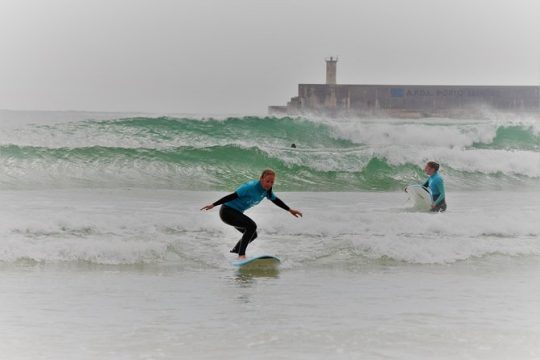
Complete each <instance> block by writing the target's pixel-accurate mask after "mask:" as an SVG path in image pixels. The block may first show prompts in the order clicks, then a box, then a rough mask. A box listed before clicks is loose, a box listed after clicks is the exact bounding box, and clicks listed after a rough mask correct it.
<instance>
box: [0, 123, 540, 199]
mask: <svg viewBox="0 0 540 360" xmlns="http://www.w3.org/2000/svg"><path fill="white" fill-rule="evenodd" d="M292 144H295V146H296V147H292ZM428 160H435V161H438V162H440V163H441V165H442V170H441V171H442V173H443V174H444V175H445V176H446V177H447V178H448V183H449V184H450V185H452V186H453V187H454V188H457V189H462V190H463V189H465V190H466V189H475V188H478V187H479V186H480V187H487V188H488V189H497V188H500V187H507V186H518V187H523V186H525V187H530V186H533V187H534V186H536V185H537V183H538V179H539V178H540V133H539V131H538V128H537V127H536V126H535V124H534V123H530V122H529V123H527V122H522V123H519V122H517V123H516V122H515V121H514V122H512V123H505V122H501V121H497V122H495V121H451V120H449V119H446V120H445V119H426V120H422V121H411V120H408V121H399V120H395V119H371V120H360V119H338V120H330V119H304V118H289V117H285V118H276V117H250V116H246V117H228V118H223V119H214V118H187V117H178V118H176V117H131V118H120V119H112V120H91V119H89V120H82V121H68V122H61V123H52V124H47V123H45V124H43V123H39V122H36V123H30V124H26V125H25V126H24V127H20V128H15V129H13V128H11V129H3V131H2V132H1V133H0V166H1V168H2V172H1V173H0V185H2V186H3V187H5V188H42V187H45V188H47V187H53V188H54V187H61V188H64V187H113V188H114V187H126V186H128V187H156V188H167V189H184V190H227V189H231V188H232V187H235V186H237V185H238V184H239V183H241V182H243V181H246V180H248V179H251V178H255V177H257V176H258V174H259V173H260V172H261V170H263V169H265V168H273V169H274V170H276V171H277V173H278V185H277V186H278V187H279V189H280V190H282V191H283V190H285V191H392V190H399V189H401V188H403V186H404V185H406V184H408V183H411V182H419V181H422V180H423V179H424V177H425V176H424V175H423V173H422V166H423V164H424V163H425V162H426V161H428Z"/></svg>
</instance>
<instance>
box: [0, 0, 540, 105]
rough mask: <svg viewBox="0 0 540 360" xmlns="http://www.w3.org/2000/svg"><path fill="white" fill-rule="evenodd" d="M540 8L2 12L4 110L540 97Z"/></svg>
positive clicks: (429, 3)
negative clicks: (345, 91) (437, 92)
mask: <svg viewBox="0 0 540 360" xmlns="http://www.w3.org/2000/svg"><path fill="white" fill-rule="evenodd" d="M539 24H540V1H538V0H451V1H450V0H332V1H317V0H289V1H285V0H229V1H227V0H177V1H173V0H146V1H143V0H2V1H1V2H0V49H1V54H0V109H19V110H96V111H148V112H158V113H172V112H178V113H201V114H209V113H237V114H252V113H258V114H260V113H265V112H266V107H267V105H282V104H285V103H286V102H287V100H289V98H290V97H291V96H294V95H295V94H296V92H297V84H298V83H323V82H324V81H325V65H324V58H325V57H327V56H336V55H337V56H339V62H338V83H373V84H458V85H459V84H464V85H466V84H470V85H538V84H539V83H540V25H539Z"/></svg>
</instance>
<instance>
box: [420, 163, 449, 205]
mask: <svg viewBox="0 0 540 360" xmlns="http://www.w3.org/2000/svg"><path fill="white" fill-rule="evenodd" d="M424 186H426V187H428V188H429V191H430V192H431V198H432V199H433V205H435V206H437V205H439V204H440V203H441V202H442V201H443V200H444V198H445V193H444V182H443V179H442V177H441V175H439V172H438V171H436V172H435V174H433V175H431V176H430V177H429V179H428V180H427V181H426V183H425V184H424Z"/></svg>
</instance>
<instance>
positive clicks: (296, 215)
mask: <svg viewBox="0 0 540 360" xmlns="http://www.w3.org/2000/svg"><path fill="white" fill-rule="evenodd" d="M289 212H290V213H291V215H292V216H294V217H302V213H301V212H300V211H298V210H295V209H289Z"/></svg>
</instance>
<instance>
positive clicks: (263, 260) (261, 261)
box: [233, 255, 281, 269]
mask: <svg viewBox="0 0 540 360" xmlns="http://www.w3.org/2000/svg"><path fill="white" fill-rule="evenodd" d="M280 262H281V260H279V259H278V258H277V257H275V256H272V255H260V256H254V257H250V258H247V259H242V260H236V261H233V265H234V266H237V267H239V268H240V269H276V268H277V267H278V266H279V263H280Z"/></svg>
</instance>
